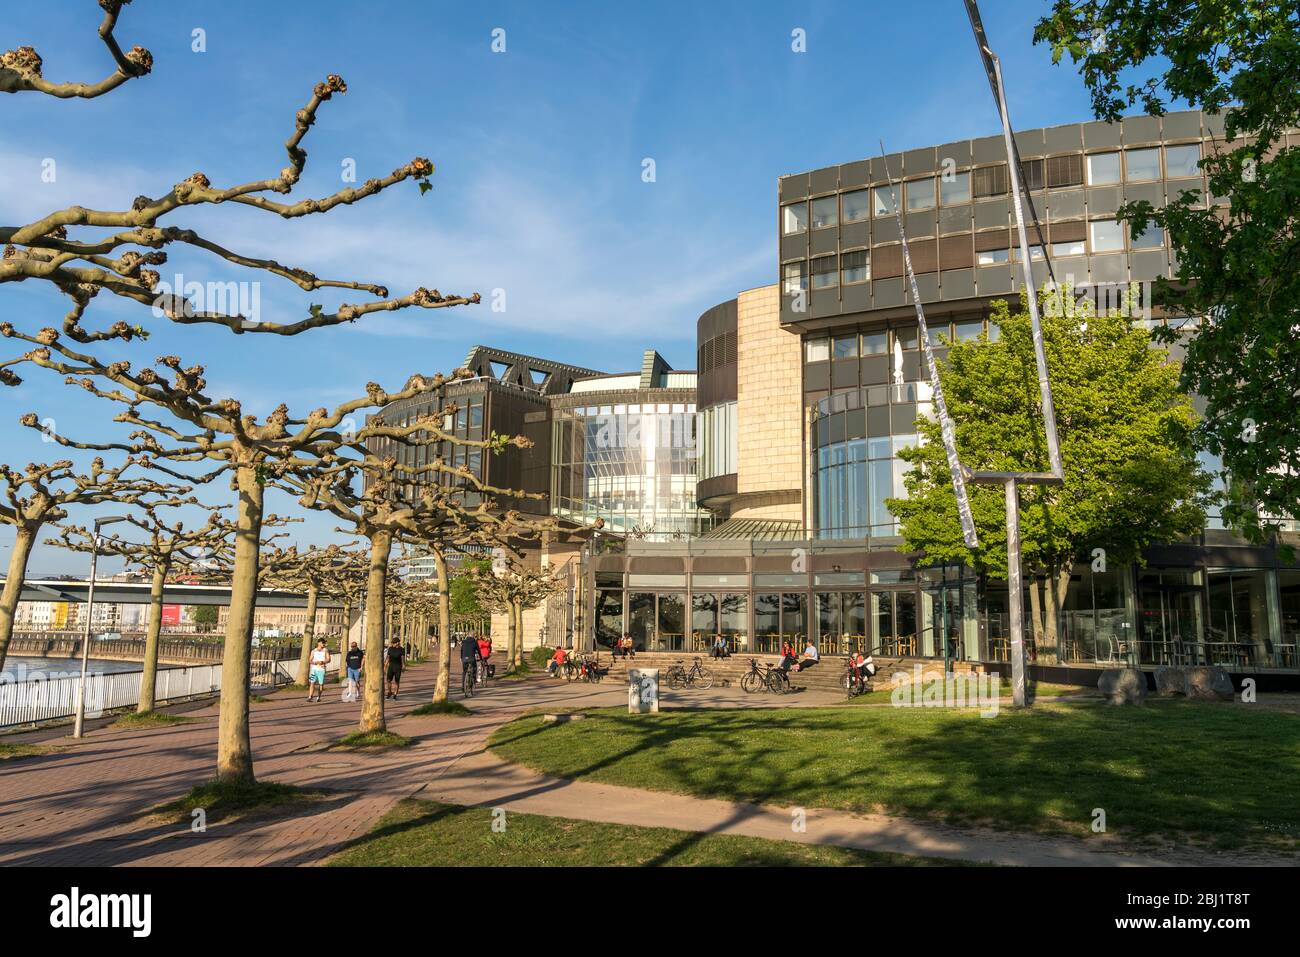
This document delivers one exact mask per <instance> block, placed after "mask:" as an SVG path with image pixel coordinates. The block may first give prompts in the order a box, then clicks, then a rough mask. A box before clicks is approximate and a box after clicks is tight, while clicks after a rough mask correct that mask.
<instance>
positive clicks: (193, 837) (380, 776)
mask: <svg viewBox="0 0 1300 957" xmlns="http://www.w3.org/2000/svg"><path fill="white" fill-rule="evenodd" d="M434 677H435V672H434V668H433V666H432V665H431V664H423V665H420V666H417V667H415V668H413V669H412V670H411V671H410V672H409V673H408V676H407V681H406V682H405V683H404V684H403V694H402V698H401V699H400V700H399V701H398V702H396V703H394V702H388V704H389V727H390V728H391V729H392V730H394V731H397V732H398V733H400V734H404V735H407V736H408V737H411V738H413V739H415V743H414V745H413V746H412V747H410V748H404V749H400V750H397V751H392V752H388V753H378V754H361V753H356V752H338V751H324V750H322V746H323V745H324V744H325V743H327V742H329V741H331V740H334V739H337V738H339V737H340V736H342V735H344V734H346V733H348V732H349V731H351V730H353V729H354V728H355V725H356V719H357V715H358V709H359V706H358V705H355V704H344V703H343V702H341V701H340V700H339V690H338V688H337V686H332V687H331V690H330V691H329V692H328V693H327V695H326V698H325V701H324V702H322V703H320V704H315V703H308V702H306V701H305V700H303V696H302V695H301V694H300V693H291V692H280V693H278V694H276V695H275V696H274V697H272V698H271V700H269V701H267V702H265V703H261V704H254V705H253V712H252V725H251V727H252V738H253V749H254V755H255V759H256V762H257V774H258V778H259V779H260V780H263V781H278V782H283V783H287V784H297V785H310V786H317V787H321V788H324V789H327V790H328V791H329V794H328V795H327V796H326V798H325V799H323V800H321V801H320V802H318V803H315V804H313V805H312V806H311V809H310V810H309V811H308V812H307V813H306V814H297V815H294V816H292V817H284V816H280V817H269V818H263V819H260V820H258V819H246V820H243V821H235V822H230V823H221V822H213V823H211V824H210V825H209V827H208V829H207V831H206V832H204V833H193V832H191V831H190V829H189V827H188V825H185V824H166V825H159V824H156V823H150V822H147V821H141V820H140V814H141V812H142V811H145V810H146V809H148V808H150V807H152V806H155V805H157V804H159V803H161V802H163V801H167V800H170V799H173V798H176V797H178V796H180V795H182V794H184V793H185V792H186V791H188V790H189V788H190V787H192V786H193V785H195V784H199V783H202V782H203V781H204V780H206V779H208V778H210V777H211V775H212V771H213V763H214V760H215V753H216V730H217V722H216V718H217V711H216V707H215V706H208V707H204V708H201V709H199V710H190V711H187V712H186V715H187V716H188V717H192V718H195V719H197V720H196V721H195V723H193V724H185V725H173V726H170V727H164V728H157V729H146V730H132V731H119V730H114V729H112V728H111V727H105V728H100V729H97V730H95V731H92V732H91V733H90V734H88V735H87V737H86V738H85V739H83V741H82V742H81V743H75V742H72V741H71V739H68V738H63V739H57V738H51V737H50V735H49V733H48V732H47V733H46V734H44V735H42V736H41V737H42V739H43V740H44V741H45V743H50V744H56V745H59V744H64V745H68V747H67V748H66V750H63V751H61V752H59V753H56V754H50V755H44V756H39V757H33V758H27V759H22V760H18V761H5V762H0V864H4V865H15V864H46V865H49V864H72V865H133V864H147V865H154V866H189V865H232V866H250V865H282V866H301V865H313V864H319V863H321V862H322V861H324V860H325V859H327V858H328V857H329V856H330V855H332V854H333V853H335V852H337V851H338V850H340V849H341V848H342V847H343V846H345V845H346V844H347V843H348V842H349V841H351V840H353V839H355V838H357V837H360V836H361V835H363V834H365V833H366V832H367V831H368V830H369V829H370V828H371V827H372V826H373V825H374V823H375V822H376V821H377V820H378V819H379V818H380V817H381V816H382V815H383V814H384V813H385V812H386V811H387V810H388V809H389V808H391V807H392V806H393V804H395V803H396V802H397V801H399V800H401V799H402V798H406V797H419V798H427V799H431V800H439V801H445V802H448V803H453V804H463V805H474V806H487V807H502V808H505V809H506V811H507V813H509V812H510V811H517V812H528V813H534V814H543V815H550V816H556V817H566V818H577V819H584V820H594V821H607V822H612V823H622V824H638V825H652V826H663V827H673V828H678V829H681V830H687V831H697V832H700V833H720V834H738V835H747V836H752V837H765V838H771V839H776V840H790V841H800V842H805V843H825V844H837V845H842V846H847V847H857V848H863V849H867V850H878V851H895V852H900V853H905V854H917V855H924V856H930V857H943V858H953V859H963V860H978V861H993V862H997V863H1003V864H1047V865H1052V864H1073V865H1096V866H1102V865H1114V864H1130V865H1173V864H1211V863H1220V864H1233V863H1247V864H1249V863H1261V861H1260V860H1258V859H1257V858H1251V859H1244V860H1235V859H1231V858H1225V857H1222V856H1213V855H1205V854H1196V853H1180V854H1178V855H1176V856H1174V855H1170V856H1159V857H1156V856H1139V855H1129V854H1123V853H1121V851H1122V848H1123V846H1122V844H1121V843H1120V842H1118V841H1117V842H1115V845H1114V847H1115V850H1114V851H1113V852H1109V853H1103V851H1102V849H1101V848H1099V846H1098V845H1097V844H1095V843H1093V842H1088V843H1087V844H1086V845H1085V842H1083V841H1079V840H1076V839H1071V838H1040V837H1029V836H1021V835H1013V834H1006V833H1001V832H996V831H983V830H966V829H956V828H948V827H944V826H941V825H932V824H920V823H914V822H909V821H904V820H901V819H897V818H890V817H884V816H879V815H874V816H859V815H849V814H844V813H840V812H831V811H823V810H817V809H812V808H809V809H807V810H806V819H807V828H806V830H805V831H803V832H796V831H795V830H794V829H793V828H792V827H791V820H792V809H791V808H784V807H761V806H756V805H747V804H738V803H733V802H726V801H714V800H701V799H697V798H691V797H686V796H680V795H671V794H664V793H659V792H647V791H640V790H636V789H632V788H623V787H615V786H611V785H602V784H593V783H588V782H573V781H565V780H560V779H556V778H550V777H547V776H545V775H539V774H536V773H534V772H532V771H529V770H526V769H524V768H520V767H517V766H514V765H510V764H506V763H505V762H502V761H500V760H498V759H497V758H495V757H494V756H493V755H491V754H490V753H488V752H487V751H486V750H485V747H484V745H485V742H486V740H487V738H488V736H489V735H490V734H491V732H492V731H493V729H495V728H496V727H498V726H499V725H500V724H502V723H504V722H506V721H509V720H511V719H513V718H514V717H517V716H518V715H519V714H521V713H523V712H524V711H527V710H530V709H534V708H538V707H543V708H572V707H591V706H610V705H618V704H621V703H623V702H625V701H626V689H625V688H624V687H622V686H621V685H613V684H611V683H605V684H603V685H598V686H590V685H586V684H566V683H563V682H557V681H553V680H549V679H545V678H540V677H538V678H534V679H530V680H528V681H525V682H504V681H497V682H493V683H492V684H491V685H490V687H489V688H488V690H487V692H486V693H484V694H480V695H479V696H477V697H475V698H474V699H473V701H472V703H471V705H470V706H471V707H472V708H473V709H474V712H475V713H474V714H473V715H472V716H470V717H460V718H452V717H442V716H438V717H407V716H406V712H409V711H410V710H411V709H413V708H415V707H417V706H418V705H420V704H421V703H423V702H425V701H427V700H428V699H429V697H430V695H431V694H432V686H433V682H434ZM837 700H839V699H838V697H835V698H832V699H829V700H828V699H827V698H826V697H825V696H819V695H814V694H811V693H810V694H807V695H800V696H795V697H794V698H786V699H782V707H791V706H794V707H808V706H815V705H819V704H827V703H833V701H837ZM768 702H769V699H768V698H767V697H766V696H753V697H751V696H747V695H745V694H744V693H743V692H741V691H740V690H739V689H735V688H721V689H714V690H712V691H708V692H700V691H692V692H688V693H684V694H683V695H682V696H681V697H680V698H678V697H677V696H675V695H673V694H672V693H671V692H670V693H668V695H667V696H666V697H665V698H664V699H663V702H662V703H663V704H664V705H665V706H666V707H671V706H672V705H673V704H674V703H679V704H689V706H692V707H757V706H765V705H766V704H768ZM538 720H540V719H538ZM5 740H10V741H12V740H21V739H14V738H6V739H5Z"/></svg>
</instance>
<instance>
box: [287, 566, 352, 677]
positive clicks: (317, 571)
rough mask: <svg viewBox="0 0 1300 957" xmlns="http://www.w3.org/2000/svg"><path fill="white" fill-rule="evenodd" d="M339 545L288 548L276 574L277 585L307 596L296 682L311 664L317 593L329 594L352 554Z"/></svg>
mask: <svg viewBox="0 0 1300 957" xmlns="http://www.w3.org/2000/svg"><path fill="white" fill-rule="evenodd" d="M356 554H357V553H356V552H349V551H348V550H347V549H345V548H344V547H343V546H342V545H338V544H330V545H327V546H325V547H324V548H308V549H304V550H303V551H301V552H300V551H298V550H297V549H296V548H294V549H292V557H291V558H290V559H289V560H288V561H286V563H285V565H284V568H283V569H282V570H281V571H280V572H279V574H278V575H277V576H276V580H277V585H278V586H279V587H284V588H292V589H294V590H295V591H302V592H303V593H304V594H305V595H306V598H307V613H306V614H307V617H306V622H305V623H304V624H303V629H302V647H301V649H300V650H299V655H298V678H297V682H298V684H300V685H304V686H305V685H306V684H307V677H308V673H309V671H310V666H311V650H312V647H313V646H314V645H315V644H316V640H315V639H316V612H317V608H318V606H319V604H320V599H321V597H322V596H323V597H326V598H328V597H329V596H330V588H331V587H332V586H333V584H334V583H335V581H336V576H338V574H339V572H340V571H342V570H343V569H344V568H345V567H346V566H347V565H348V563H349V562H350V561H351V560H352V559H353V556H354V555H356ZM339 641H340V647H339V652H340V653H345V652H346V651H347V636H346V635H343V636H342V637H341V638H340V639H339Z"/></svg>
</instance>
